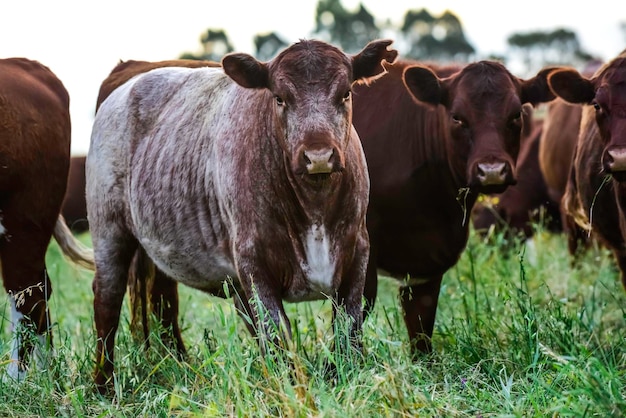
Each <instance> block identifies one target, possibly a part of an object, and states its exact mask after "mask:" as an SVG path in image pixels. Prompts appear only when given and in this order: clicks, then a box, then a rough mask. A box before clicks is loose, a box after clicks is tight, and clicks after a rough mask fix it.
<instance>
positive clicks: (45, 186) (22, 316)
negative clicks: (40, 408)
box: [0, 58, 93, 379]
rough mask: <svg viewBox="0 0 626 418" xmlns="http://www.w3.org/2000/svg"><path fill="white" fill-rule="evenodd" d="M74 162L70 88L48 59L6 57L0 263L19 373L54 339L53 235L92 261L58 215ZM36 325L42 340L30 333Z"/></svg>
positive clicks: (0, 74) (75, 255)
mask: <svg viewBox="0 0 626 418" xmlns="http://www.w3.org/2000/svg"><path fill="white" fill-rule="evenodd" d="M69 162H70V113H69V95H68V93H67V91H66V89H65V87H64V86H63V84H62V82H61V81H60V80H59V79H58V78H57V77H56V76H55V75H54V74H53V73H52V72H51V71H50V69H48V68H47V67H45V66H43V65H42V64H40V63H38V62H36V61H32V60H28V59H26V58H8V59H0V267H1V268H2V271H1V272H2V278H3V284H4V288H5V289H6V291H7V293H8V294H9V295H10V296H11V297H10V298H9V299H10V303H11V317H12V319H11V322H12V325H13V332H14V345H13V350H12V352H11V362H10V364H9V365H8V367H7V375H8V376H10V377H13V378H18V379H19V378H21V377H22V376H23V375H24V373H25V371H26V367H27V364H28V360H29V357H30V355H31V353H32V352H33V349H34V348H37V349H40V348H43V347H44V346H45V344H51V342H52V334H51V333H50V327H51V320H50V313H49V310H48V304H47V301H48V298H49V297H50V294H51V292H52V286H51V282H50V278H49V277H48V274H47V271H46V265H45V256H46V250H47V248H48V244H49V243H50V238H51V237H52V236H54V237H55V239H56V241H57V242H58V244H59V246H60V247H61V250H62V251H63V252H64V253H65V254H66V255H68V256H69V257H70V258H71V259H72V260H73V261H75V262H77V263H79V264H81V265H84V266H85V267H90V268H93V258H92V257H93V254H91V253H90V252H89V250H88V249H87V248H86V247H84V246H82V245H81V244H80V243H79V242H78V241H76V240H75V239H74V237H73V236H72V234H71V232H70V231H69V229H68V228H67V225H66V224H65V222H64V220H63V217H61V216H60V210H61V202H62V201H63V195H64V194H65V188H66V184H67V172H68V169H69ZM24 330H31V331H33V332H34V333H35V334H36V335H37V336H38V338H39V341H40V343H41V344H44V345H43V346H39V345H33V343H32V340H30V339H28V338H27V339H24V340H23V336H24Z"/></svg>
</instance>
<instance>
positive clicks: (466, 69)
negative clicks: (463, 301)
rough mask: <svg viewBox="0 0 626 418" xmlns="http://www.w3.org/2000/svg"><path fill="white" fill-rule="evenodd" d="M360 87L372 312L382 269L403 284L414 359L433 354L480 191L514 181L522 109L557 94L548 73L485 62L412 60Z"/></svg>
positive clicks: (358, 120)
mask: <svg viewBox="0 0 626 418" xmlns="http://www.w3.org/2000/svg"><path fill="white" fill-rule="evenodd" d="M386 68H387V70H388V74H387V75H385V76H384V77H381V78H380V79H378V80H376V81H375V82H373V83H370V85H369V86H368V85H359V86H357V87H356V88H355V89H354V117H353V123H354V126H355V128H356V130H357V132H358V134H359V136H360V138H361V141H362V144H363V148H364V151H365V155H366V159H367V164H368V169H369V173H370V182H371V186H370V187H371V193H370V204H369V210H368V213H367V225H368V231H369V235H370V243H371V248H370V262H369V265H368V269H367V279H366V284H365V290H364V296H365V299H366V306H365V313H366V314H367V313H368V312H369V311H371V310H372V308H373V306H374V302H375V298H376V293H377V281H378V275H377V272H378V270H379V269H381V270H383V271H386V272H387V273H389V274H390V275H392V276H394V277H396V278H398V279H400V280H402V286H401V289H400V299H401V304H402V308H403V311H404V320H405V323H406V327H407V330H408V335H409V340H410V343H411V348H412V353H413V355H418V354H420V353H424V352H430V351H431V350H432V344H431V337H432V333H433V327H434V323H435V316H436V311H437V302H438V297H439V289H440V285H441V280H442V277H443V274H444V273H445V272H446V271H447V270H448V269H449V268H450V267H451V266H453V265H454V264H456V262H457V261H458V259H459V257H460V254H461V253H462V251H463V249H464V248H465V246H466V243H467V239H468V232H469V216H470V212H471V210H472V207H473V206H474V203H475V201H476V198H477V197H478V195H479V193H487V194H489V193H501V192H503V191H504V190H505V189H506V187H507V186H509V185H512V184H515V182H516V177H517V176H516V171H515V161H516V159H517V156H518V153H519V148H520V136H521V133H522V127H523V126H524V125H525V124H527V123H529V121H528V116H527V115H525V114H524V112H523V107H522V106H523V105H524V104H525V103H530V104H532V105H535V104H537V103H540V102H545V101H549V100H552V99H553V98H554V95H553V94H552V93H551V92H550V90H549V88H548V85H547V82H546V75H547V70H546V71H541V72H540V73H538V74H537V75H536V76H535V77H533V78H530V79H528V80H523V79H520V78H518V77H515V76H513V75H512V74H511V73H510V72H509V71H508V70H507V69H506V68H505V67H504V66H503V65H502V64H500V63H497V62H490V61H481V62H475V63H471V64H468V65H466V66H463V67H462V68H456V69H453V68H443V69H437V68H434V66H431V67H429V66H425V65H419V64H417V63H415V62H411V61H404V60H402V61H399V62H396V63H395V64H393V65H387V66H386Z"/></svg>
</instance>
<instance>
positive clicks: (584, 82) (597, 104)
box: [548, 51, 626, 181]
mask: <svg viewBox="0 0 626 418" xmlns="http://www.w3.org/2000/svg"><path fill="white" fill-rule="evenodd" d="M548 83H549V85H550V88H552V90H553V91H554V93H555V94H556V95H558V96H559V97H561V98H562V99H563V100H565V101H568V102H570V103H579V104H586V105H592V106H593V108H594V109H595V120H596V127H597V129H598V133H599V136H600V138H601V140H602V143H603V147H604V149H603V151H602V168H603V170H604V172H606V173H609V174H611V175H612V176H613V178H614V179H615V180H617V181H626V51H624V52H622V53H621V54H620V55H619V56H618V57H617V58H615V59H614V60H612V61H611V62H609V63H608V64H606V65H605V66H603V67H601V68H600V69H599V70H598V71H597V72H596V73H595V75H593V76H591V77H590V78H588V77H585V76H583V75H581V74H580V73H579V72H578V71H576V70H574V69H560V70H555V71H553V72H552V73H550V75H549V76H548Z"/></svg>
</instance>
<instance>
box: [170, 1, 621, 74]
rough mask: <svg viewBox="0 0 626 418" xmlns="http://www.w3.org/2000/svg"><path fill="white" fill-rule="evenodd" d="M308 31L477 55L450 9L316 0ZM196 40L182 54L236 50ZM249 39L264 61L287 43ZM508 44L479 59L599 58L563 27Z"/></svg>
mask: <svg viewBox="0 0 626 418" xmlns="http://www.w3.org/2000/svg"><path fill="white" fill-rule="evenodd" d="M620 29H621V31H622V32H623V34H624V38H625V39H626V22H624V23H622V24H621V25H620ZM383 34H384V35H383ZM310 35H311V37H312V38H316V39H321V40H324V41H327V42H330V43H333V44H335V45H337V46H339V47H341V48H342V49H343V50H344V51H346V52H349V53H355V52H357V51H359V50H360V48H361V47H362V46H363V45H365V44H366V43H367V42H368V41H370V40H373V39H377V38H382V37H391V38H392V39H394V40H395V41H396V42H395V47H396V48H397V49H398V50H399V51H400V53H401V55H402V56H404V57H406V58H410V59H415V60H420V61H434V62H441V63H446V62H460V63H463V62H470V61H472V60H475V59H477V58H478V57H477V53H476V48H475V47H474V46H473V45H472V44H471V43H470V42H469V41H468V40H467V38H466V37H465V31H464V28H463V25H462V24H461V21H460V19H459V18H458V16H457V15H456V14H455V13H453V12H452V11H449V10H448V11H445V12H443V13H442V14H441V15H438V16H437V15H433V14H432V13H430V12H429V11H428V10H426V9H424V8H422V9H419V10H407V11H406V13H405V15H404V18H403V20H402V24H401V26H399V27H398V26H396V25H394V24H392V23H391V22H390V21H385V22H382V23H381V22H377V21H376V19H375V17H374V16H373V15H372V14H371V13H370V12H369V11H368V10H367V8H366V7H365V6H364V5H363V4H362V3H361V4H359V6H358V7H357V9H356V10H353V11H351V10H347V9H346V8H345V7H344V6H343V5H342V3H341V0H319V1H318V3H317V7H316V12H315V27H314V29H313V30H312V31H311V33H310ZM200 43H201V46H202V49H201V52H200V53H190V52H186V53H184V54H182V55H181V56H180V58H186V59H201V60H212V61H219V60H221V58H222V57H223V56H224V55H225V54H227V53H229V52H233V51H234V48H233V45H232V44H231V42H230V40H229V39H228V35H227V33H226V31H225V30H224V29H222V28H209V29H207V31H206V33H204V34H202V36H201V38H200ZM253 43H254V48H255V51H254V53H253V54H254V55H255V56H256V58H258V59H260V60H263V61H267V60H269V59H271V58H272V57H273V56H275V55H276V53H277V52H278V51H280V50H281V49H283V48H285V47H286V46H288V44H289V42H288V41H287V40H285V39H283V38H282V37H281V36H280V35H279V34H278V33H277V32H270V33H265V34H257V35H255V36H254V39H253ZM507 45H508V49H507V51H506V54H505V55H496V54H491V55H489V56H487V57H483V58H487V59H495V60H499V61H502V62H504V63H507V61H509V60H517V61H519V62H521V63H523V64H524V67H525V71H526V72H527V73H533V72H536V71H537V70H539V69H540V68H542V67H545V66H548V65H571V66H575V67H582V66H584V65H585V63H587V62H589V61H591V60H594V59H597V57H595V56H594V55H593V54H592V53H590V52H588V51H585V50H584V49H583V48H582V46H581V44H580V41H579V39H578V35H577V34H576V32H575V31H573V30H571V29H567V28H555V29H554V30H552V31H531V32H526V33H514V34H512V35H511V36H509V37H508V39H507ZM481 59H482V58H481Z"/></svg>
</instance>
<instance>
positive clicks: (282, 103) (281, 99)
mask: <svg viewBox="0 0 626 418" xmlns="http://www.w3.org/2000/svg"><path fill="white" fill-rule="evenodd" d="M274 99H276V104H277V105H278V106H284V105H285V101H284V100H283V98H282V97H280V96H279V95H276V96H274Z"/></svg>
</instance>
